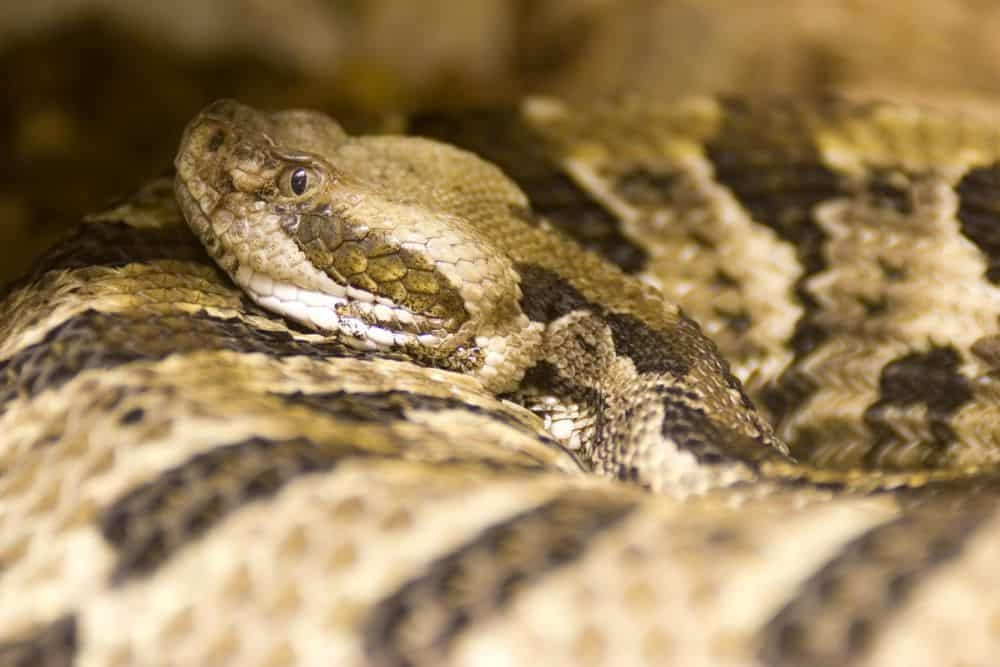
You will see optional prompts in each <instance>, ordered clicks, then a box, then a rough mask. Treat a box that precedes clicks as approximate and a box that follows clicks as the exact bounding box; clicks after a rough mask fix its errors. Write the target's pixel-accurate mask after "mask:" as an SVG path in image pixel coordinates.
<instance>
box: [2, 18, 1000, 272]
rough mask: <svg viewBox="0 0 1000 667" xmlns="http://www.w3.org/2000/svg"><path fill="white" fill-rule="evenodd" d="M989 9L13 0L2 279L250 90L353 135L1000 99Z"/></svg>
mask: <svg viewBox="0 0 1000 667" xmlns="http://www.w3.org/2000/svg"><path fill="white" fill-rule="evenodd" d="M997 35H1000V3H997V2H994V1H986V0H907V1H906V2H898V3H886V2H880V1H878V0H870V1H867V2H865V1H861V0H827V1H826V2H815V1H814V0H785V1H783V2H777V1H774V2H766V1H764V0H748V1H745V2H726V1H724V0H700V1H699V0H422V1H421V2H413V1H412V0H368V1H365V0H325V1H324V0H281V1H277V2H276V1H274V0H216V1H214V2H212V1H209V0H173V1H169V2H168V1H164V2H155V1H151V2H133V1H131V0H35V1H34V2H5V3H0V74H2V81H3V85H4V88H3V92H4V95H3V97H2V99H0V158H2V159H0V283H3V282H5V281H6V280H8V279H10V278H12V277H14V276H16V275H17V274H19V273H20V272H21V271H23V270H24V269H25V268H26V266H27V265H28V264H29V263H30V262H31V260H32V259H33V257H34V256H36V255H37V253H38V252H39V251H40V250H41V249H43V248H44V247H45V246H46V245H48V244H49V243H51V242H52V240H53V239H54V238H55V237H56V236H58V234H60V233H61V232H62V231H63V230H65V228H66V226H67V225H69V224H72V223H73V222H75V221H77V220H78V219H79V216H80V214H81V213H83V212H87V211H90V210H94V209H95V208H97V207H100V206H101V205H102V204H104V203H105V202H107V201H108V200H109V198H112V197H114V196H116V195H120V194H122V193H126V192H128V191H129V190H130V189H132V188H133V187H135V186H136V185H137V184H139V183H141V182H142V181H143V180H145V179H147V178H149V177H150V176H152V175H155V174H157V173H161V172H162V171H164V170H165V169H166V168H167V167H168V166H169V163H170V160H171V157H172V154H173V150H174V144H175V142H176V141H177V138H178V135H179V133H180V130H181V128H182V127H183V125H184V123H185V122H186V121H187V119H188V118H189V117H190V116H192V115H193V114H194V112H195V111H197V110H198V109H199V108H200V107H201V106H203V105H204V104H206V103H207V102H209V101H211V100H212V99H215V98H217V97H221V96H235V97H239V98H241V99H243V100H245V101H247V102H250V103H252V104H257V105H264V106H269V107H286V106H309V107H316V108H321V109H325V110H327V111H330V112H331V113H334V114H336V115H337V116H338V117H339V118H341V119H342V120H343V121H344V122H345V124H346V125H348V126H349V127H351V128H352V129H364V128H365V127H371V126H373V125H375V124H377V120H378V119H379V118H382V117H384V115H385V114H387V113H393V112H397V111H408V110H413V109H441V108H459V107H467V106H482V105H490V104H503V103H504V102H510V101H511V100H514V99H516V98H517V97H519V96H521V95H525V94H534V93H546V94H554V95H560V96H563V97H567V98H570V99H573V100H580V101H583V102H586V100H588V99H591V98H593V97H594V96H600V95H613V94H616V93H622V92H641V93H642V94H645V95H650V96H657V97H662V98H676V97H679V96H682V95H687V94H693V93H715V92H725V93H743V94H751V95H774V94H796V95H800V94H817V93H821V92H826V91H831V90H837V91H842V92H847V93H850V94H854V95H861V96H868V97H880V98H890V99H904V100H911V101H918V102H920V103H923V104H929V105H934V106H944V107H957V108H962V109H966V110H969V111H970V112H973V113H982V114H986V115H988V116H992V113H993V111H994V109H996V108H1000V105H997V104H996V100H997V99H1000V97H998V96H1000V40H998V39H996V38H995V37H996V36H997Z"/></svg>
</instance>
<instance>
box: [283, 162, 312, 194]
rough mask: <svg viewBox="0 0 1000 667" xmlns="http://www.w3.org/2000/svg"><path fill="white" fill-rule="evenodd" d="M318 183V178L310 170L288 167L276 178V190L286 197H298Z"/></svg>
mask: <svg viewBox="0 0 1000 667" xmlns="http://www.w3.org/2000/svg"><path fill="white" fill-rule="evenodd" d="M318 182H319V178H318V176H317V174H316V172H314V171H313V170H312V169H309V168H308V167H289V168H288V169H286V170H285V171H283V172H282V173H281V176H280V177H279V178H278V189H279V190H281V193H282V194H283V195H285V196H286V197H300V196H302V195H303V194H305V193H306V191H308V190H310V189H312V187H313V186H315V185H316V184H317V183H318Z"/></svg>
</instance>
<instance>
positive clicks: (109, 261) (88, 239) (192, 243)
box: [0, 222, 215, 296]
mask: <svg viewBox="0 0 1000 667" xmlns="http://www.w3.org/2000/svg"><path fill="white" fill-rule="evenodd" d="M156 260H178V261H190V262H198V263H199V264H204V265H206V266H211V267H213V268H214V267H215V263H214V262H213V261H212V260H211V258H210V257H209V256H208V254H207V253H206V252H205V249H204V248H203V247H202V245H201V244H200V243H199V242H198V240H197V239H196V238H195V237H194V235H193V234H191V232H190V230H188V228H187V227H184V226H181V225H176V226H172V227H164V228H160V229H151V228H140V227H132V226H130V225H127V224H125V223H124V222H91V223H84V224H81V225H78V226H77V228H76V229H75V231H74V232H73V234H72V235H71V236H70V237H69V238H66V239H65V240H63V241H62V242H60V243H58V244H56V245H55V246H53V247H52V248H51V249H50V250H48V251H47V252H46V253H45V255H43V256H42V257H41V259H39V260H38V261H37V262H36V263H35V264H34V266H33V268H32V271H31V272H30V273H29V274H27V275H25V276H24V277H23V278H20V279H18V280H17V281H15V282H14V283H12V284H9V285H8V286H7V287H6V288H5V289H4V290H0V296H2V294H3V293H6V292H10V291H13V290H14V289H18V288H21V287H24V286H25V285H28V284H30V283H32V282H34V281H36V280H38V279H39V278H40V277H41V276H43V275H44V274H46V273H48V272H50V271H67V270H72V269H80V268H85V267H90V266H103V267H107V268H116V267H120V266H125V265H126V264H133V263H137V262H151V261H156Z"/></svg>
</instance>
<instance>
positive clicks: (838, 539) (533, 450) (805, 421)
mask: <svg viewBox="0 0 1000 667" xmlns="http://www.w3.org/2000/svg"><path fill="white" fill-rule="evenodd" d="M410 130H411V131H413V132H416V133H419V134H423V135H425V136H432V137H435V138H437V139H438V141H431V140H429V139H418V138H415V137H406V136H373V137H351V136H348V135H347V134H345V133H344V132H343V131H342V130H341V129H340V127H339V126H338V125H337V124H336V123H335V122H334V121H332V120H331V119H330V118H328V117H326V116H324V115H322V114H320V113H316V112H306V111H288V112H278V113H264V112H258V111H255V110H253V109H250V108H248V107H245V106H242V105H240V104H238V103H236V102H233V101H220V102H217V103H215V104H213V105H211V106H210V107H208V108H207V109H205V110H204V111H203V112H202V113H201V114H199V115H198V116H197V117H196V118H195V119H194V120H193V121H192V123H191V125H190V126H189V128H188V129H187V131H186V132H185V135H184V137H183V140H182V144H181V147H180V150H179V152H178V156H177V163H176V166H177V176H176V178H175V179H174V181H173V182H171V181H169V180H167V179H158V180H156V181H153V182H151V183H150V184H149V185H148V186H146V187H144V188H143V189H142V190H140V191H139V192H138V193H136V194H135V195H134V196H132V197H129V198H128V199H126V200H125V201H123V202H122V203H121V204H119V205H117V206H115V207H113V208H111V209H110V210H108V211H105V212H103V213H100V214H96V215H93V216H89V217H88V218H87V220H86V224H84V225H82V226H81V228H80V229H79V230H78V231H77V232H75V233H74V235H72V236H71V237H69V238H68V239H66V240H65V241H64V242H63V243H61V244H60V245H58V246H56V247H55V248H53V249H52V250H51V251H50V252H49V253H47V254H46V255H45V256H44V257H43V258H42V259H40V260H39V262H38V263H37V264H36V266H35V267H34V268H33V270H32V272H31V273H30V274H29V275H27V276H25V277H24V278H23V279H21V280H19V281H18V282H16V283H14V284H13V285H11V286H10V287H9V288H8V289H7V291H6V292H5V293H4V294H3V295H2V296H0V379H2V382H0V527H2V530H0V600H3V601H4V604H0V667H10V666H15V665H16V666H18V667H21V666H24V665H59V666H68V665H88V666H102V667H103V666H105V665H107V666H111V665H114V666H121V665H142V666H144V667H145V666H148V665H209V664H210V665H227V666H233V667H277V666H279V665H305V666H310V667H311V666H317V667H318V666H320V665H324V666H326V665H331V664H334V665H338V666H341V665H343V666H347V667H373V666H374V667H403V666H409V665H416V666H421V667H439V666H442V665H445V666H454V667H459V666H461V667H470V666H476V667H478V666H481V665H496V666H500V665H503V666H507V665H511V666H513V665H523V664H535V663H542V664H545V665H546V666H547V667H557V666H558V667H577V666H579V665H588V666H595V667H621V666H623V665H624V666H629V667H630V666H632V665H635V666H637V667H640V666H641V667H655V666H659V665H684V666H685V667H688V666H704V667H719V666H733V667H737V666H738V667H744V666H746V665H761V666H768V667H796V666H799V665H811V666H812V665H820V666H838V667H839V666H841V665H856V666H859V667H861V666H863V667H876V666H879V665H908V666H921V667H923V666H926V667H941V666H942V665H948V666H952V665H954V666H956V667H957V666H959V665H961V666H968V665H977V666H978V665H992V664H993V663H994V662H995V658H996V655H997V654H998V653H1000V631H998V628H1000V625H998V623H997V619H998V618H1000V597H998V596H996V595H995V594H993V592H994V591H995V590H997V588H998V585H1000V582H998V576H997V567H996V563H997V559H998V558H1000V511H998V507H1000V505H998V502H997V499H998V497H1000V493H998V488H1000V486H998V483H997V481H996V479H997V477H996V474H995V469H996V466H997V464H998V461H1000V429H997V427H996V404H997V397H998V396H1000V389H998V381H997V379H996V378H997V377H998V374H997V372H996V369H997V368H998V367H1000V361H998V359H1000V353H998V351H997V350H998V349H1000V344H998V333H997V331H998V329H997V318H998V315H1000V290H998V289H997V287H996V284H997V282H1000V270H998V268H997V267H998V266H1000V244H998V243H997V242H996V238H997V236H996V231H995V230H996V229H997V226H998V224H1000V222H998V221H1000V215H998V211H1000V166H998V164H1000V163H998V161H997V158H998V157H1000V134H998V133H997V132H996V131H994V130H993V129H992V128H989V127H983V126H978V125H975V124H970V123H966V122H964V121H961V120H960V119H957V118H952V117H946V116H938V115H934V114H928V113H925V112H922V111H920V110H917V109H913V108H910V107H904V106H894V105H891V104H857V103H853V102H845V101H843V100H836V99H827V100H822V101H818V102H805V101H792V102H789V101H771V102H765V103H760V104H755V103H748V102H746V101H739V100H728V101H718V100H711V99H694V100H689V101H686V102H682V103H679V104H675V105H662V104H658V103H655V102H651V101H642V100H621V101H618V102H615V103H608V104H601V103H595V104H593V105H591V106H589V107H588V108H586V109H576V110H574V109H572V108H570V107H568V106H565V105H563V104H561V103H559V102H555V101H552V100H529V101H526V102H525V103H524V104H523V105H521V106H520V107H519V108H518V109H516V110H508V111H500V112H495V113H494V112H490V113H484V114H460V115H456V116H450V115H444V116H427V117H422V118H414V119H412V124H411V127H410ZM445 142H447V143H445ZM455 146H463V147H465V148H466V149H468V151H471V152H466V150H461V149H459V148H456V147H455ZM487 160H488V161H487ZM515 183H516V185H515ZM189 225H190V227H189ZM191 230H194V234H192V233H191ZM196 237H197V238H196ZM583 246H586V247H587V248H588V249H589V250H588V251H585V250H583V249H582V247H583ZM205 248H207V249H208V254H206V252H205ZM209 255H211V256H209ZM220 267H221V268H220ZM650 285H655V286H656V287H657V288H658V289H654V288H653V287H651V286H650ZM664 295H667V296H664ZM675 301H676V302H677V303H680V304H681V307H682V308H683V313H688V314H691V315H692V316H693V319H695V320H697V321H698V322H699V323H700V325H701V327H702V328H699V326H698V325H695V324H694V322H693V321H692V319H689V318H688V317H687V316H685V314H683V313H682V311H681V309H680V308H678V306H676V305H675V304H674V302H675ZM703 331H704V332H705V333H707V334H708V337H706V335H705V334H703ZM709 338H711V339H713V340H714V341H716V343H718V348H716V346H715V345H714V344H713V343H712V342H710V341H709ZM719 350H721V351H722V354H720V353H719ZM723 359H728V360H729V361H730V363H731V364H732V365H731V366H729V365H727V363H726V362H725V361H723ZM730 369H731V372H730ZM748 397H750V398H752V399H753V403H756V404H757V406H758V409H761V410H766V414H767V418H766V419H765V418H764V417H763V416H762V414H763V413H761V412H758V409H755V408H754V407H753V403H752V402H751V400H750V399H749V398H748ZM769 421H770V422H771V423H773V424H774V425H775V427H776V431H777V432H778V433H779V434H780V436H781V438H780V439H779V438H778V437H776V436H775V435H774V434H773V433H772V430H771V427H770V426H769V425H768V422H769ZM590 473H598V474H590ZM608 478H612V479H608ZM616 479H617V480H621V481H616ZM623 482H624V483H623ZM650 491H653V492H650Z"/></svg>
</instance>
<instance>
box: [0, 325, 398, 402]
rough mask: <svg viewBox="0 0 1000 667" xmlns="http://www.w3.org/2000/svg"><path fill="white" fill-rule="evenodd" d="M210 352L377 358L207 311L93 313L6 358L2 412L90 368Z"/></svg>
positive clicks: (0, 367) (1, 365)
mask: <svg viewBox="0 0 1000 667" xmlns="http://www.w3.org/2000/svg"><path fill="white" fill-rule="evenodd" d="M205 350H231V351H233V352H243V353H251V352H259V353H262V354H266V355H268V356H271V357H279V358H280V357H287V356H296V355H301V356H307V357H312V358H327V357H355V358H370V356H369V355H367V354H364V353H359V352H358V351H356V350H350V349H348V348H346V347H345V346H343V345H341V344H340V343H336V342H327V341H322V342H318V341H316V342H314V341H308V342H307V341H300V340H296V339H295V338H293V337H292V335H291V334H289V333H288V332H286V331H271V330H265V329H257V328H255V327H252V326H250V325H248V324H247V323H245V322H243V321H242V320H239V319H235V318H231V319H221V318H215V317H211V316H209V315H207V314H205V313H203V312H199V313H193V314H188V313H177V314H170V315H161V314H156V313H149V312H146V313H135V314H131V315H125V314H118V313H116V314H112V313H102V312H98V311H95V310H88V311H84V312H83V313H81V314H79V315H76V316H74V317H72V318H70V319H68V320H66V321H65V322H63V323H62V324H60V325H59V326H57V327H55V328H54V329H52V330H51V331H49V332H48V333H47V334H46V336H45V338H44V339H43V340H42V341H41V342H39V343H36V344H34V345H30V346H28V347H26V348H24V349H22V350H19V351H18V352H17V353H16V354H14V355H13V356H12V357H10V358H9V359H6V360H4V361H0V377H4V378H6V379H7V381H6V382H5V383H4V384H3V385H0V410H2V408H3V407H4V405H5V404H6V403H7V402H8V401H10V400H11V399H13V398H14V397H16V396H18V395H26V396H29V397H32V396H35V395H37V394H38V393H40V392H42V391H44V390H46V389H53V388H57V387H60V386H62V385H63V384H64V383H66V382H68V381H69V380H71V379H72V378H73V377H75V376H76V375H77V374H79V373H81V372H83V371H86V370H90V369H97V368H104V369H108V368H115V367H117V366H120V365H123V364H127V363H131V362H136V361H158V360H160V359H163V358H164V357H166V356H167V355H168V354H173V353H191V352H200V351H205ZM380 356H381V357H386V356H387V355H380Z"/></svg>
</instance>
